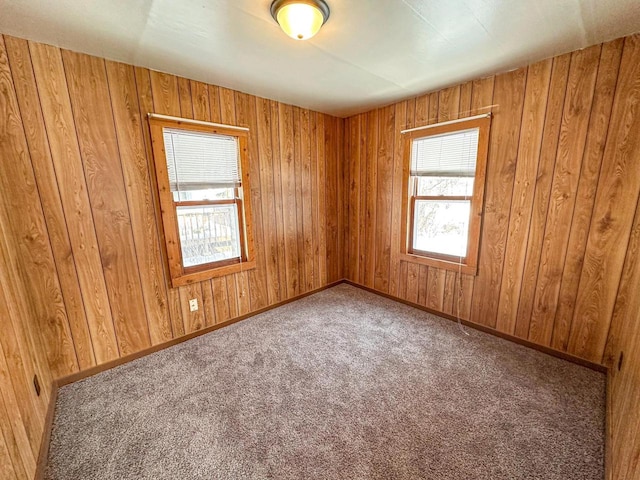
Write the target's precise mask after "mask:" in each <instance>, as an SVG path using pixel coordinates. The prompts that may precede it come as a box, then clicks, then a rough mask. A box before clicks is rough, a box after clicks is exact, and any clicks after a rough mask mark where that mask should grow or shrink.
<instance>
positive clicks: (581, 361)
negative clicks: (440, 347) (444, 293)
mask: <svg viewBox="0 0 640 480" xmlns="http://www.w3.org/2000/svg"><path fill="white" fill-rule="evenodd" d="M343 282H344V283H347V284H349V285H352V286H354V287H357V288H361V289H362V290H366V291H367V292H370V293H374V294H376V295H380V296H381V297H384V298H388V299H390V300H394V301H396V302H400V303H403V304H405V305H409V306H411V307H413V308H417V309H418V310H423V311H425V312H428V313H431V314H433V315H436V316H438V317H442V318H446V319H448V320H452V321H454V322H457V321H458V318H457V317H455V316H453V315H449V314H446V313H442V312H439V311H437V310H433V309H431V308H428V307H425V306H424V305H420V304H418V303H413V302H410V301H408V300H404V299H403V298H399V297H396V296H393V295H390V294H388V293H385V292H381V291H379V290H376V289H374V288H370V287H367V286H365V285H361V284H359V283H356V282H353V281H351V280H347V279H345V280H344V281H343ZM460 323H462V324H463V325H465V326H467V327H469V328H473V329H475V330H480V331H481V332H484V333H489V334H491V335H494V336H496V337H500V338H503V339H505V340H510V341H512V342H514V343H517V344H519V345H523V346H525V347H529V348H532V349H534V350H538V351H539V352H542V353H546V354H547V355H551V356H554V357H557V358H561V359H563V360H567V361H569V362H572V363H576V364H578V365H582V366H583V367H587V368H590V369H592V370H596V371H598V372H602V373H607V370H608V369H607V367H605V366H604V365H601V364H599V363H594V362H590V361H589V360H585V359H584V358H580V357H576V356H574V355H571V354H569V353H566V352H561V351H559V350H554V349H553V348H549V347H545V346H543V345H538V344H537V343H533V342H530V341H529V340H525V339H523V338H519V337H516V336H515V335H509V334H508V333H503V332H499V331H498V330H496V329H494V328H491V327H487V326H484V325H480V324H478V323H473V322H470V321H468V320H460Z"/></svg>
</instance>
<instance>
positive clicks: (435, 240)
mask: <svg viewBox="0 0 640 480" xmlns="http://www.w3.org/2000/svg"><path fill="white" fill-rule="evenodd" d="M470 208H471V202H470V201H469V200H461V201H441V200H416V203H415V213H414V226H413V248H414V249H415V250H421V251H423V252H432V253H439V254H443V255H453V256H456V257H466V255H467V242H468V238H469V213H470Z"/></svg>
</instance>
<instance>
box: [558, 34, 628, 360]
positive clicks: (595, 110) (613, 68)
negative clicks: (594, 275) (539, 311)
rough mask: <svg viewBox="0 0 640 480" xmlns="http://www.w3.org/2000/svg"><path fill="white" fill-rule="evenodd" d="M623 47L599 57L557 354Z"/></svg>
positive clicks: (568, 317)
mask: <svg viewBox="0 0 640 480" xmlns="http://www.w3.org/2000/svg"><path fill="white" fill-rule="evenodd" d="M623 44H624V42H623V40H616V41H614V42H609V43H607V44H604V45H603V46H602V53H601V55H600V65H599V68H598V77H597V80H596V87H595V94H594V98H593V107H592V110H591V118H590V119H589V127H588V133H587V140H586V145H585V150H584V157H583V161H582V170H581V172H580V180H579V183H578V192H577V194H576V206H575V208H574V210H573V220H572V223H571V233H570V235H569V244H568V246H567V258H566V260H565V263H564V268H563V270H562V282H561V285H560V293H559V296H558V308H557V310H556V315H555V319H554V324H553V336H552V339H551V346H552V347H553V348H555V349H557V350H566V349H567V345H568V342H569V332H570V329H571V321H572V319H573V313H574V309H575V301H576V296H577V293H578V283H579V281H580V273H581V271H582V265H583V261H584V251H585V248H586V244H587V236H588V234H589V226H590V224H591V214H592V213H593V204H594V201H595V193H596V189H597V185H598V179H599V177H600V168H601V165H602V156H603V154H604V147H605V142H606V139H607V131H608V128H607V127H608V126H609V121H610V115H611V108H612V106H613V97H614V93H615V89H616V80H617V78H618V69H619V67H620V59H621V57H622V47H623Z"/></svg>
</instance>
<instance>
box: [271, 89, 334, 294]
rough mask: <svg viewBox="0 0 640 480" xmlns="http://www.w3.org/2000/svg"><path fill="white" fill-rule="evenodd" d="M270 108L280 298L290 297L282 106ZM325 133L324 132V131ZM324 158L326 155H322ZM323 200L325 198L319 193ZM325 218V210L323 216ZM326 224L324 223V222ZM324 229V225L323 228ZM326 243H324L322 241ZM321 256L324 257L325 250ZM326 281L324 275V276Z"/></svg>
mask: <svg viewBox="0 0 640 480" xmlns="http://www.w3.org/2000/svg"><path fill="white" fill-rule="evenodd" d="M269 109H270V112H271V145H272V148H273V191H274V201H275V220H276V222H275V223H276V229H277V230H276V235H277V237H276V248H277V252H278V276H279V278H280V291H279V295H280V300H285V299H286V298H289V295H288V289H289V284H288V279H287V255H286V235H287V232H286V231H285V222H284V200H283V199H284V196H283V192H284V190H283V179H282V154H281V148H280V131H281V127H280V108H279V106H278V103H277V102H274V101H270V102H269ZM323 135H324V133H323ZM323 145H324V143H323ZM322 158H323V159H324V156H323V157H322ZM319 199H320V201H321V202H322V201H323V200H324V199H323V198H322V197H321V196H320V195H319ZM320 218H323V219H324V210H323V211H322V216H321V217H320ZM323 225H324V223H323ZM322 231H324V227H323V229H322ZM321 244H322V245H324V244H323V243H321ZM321 258H324V250H323V251H322V255H321ZM323 282H324V277H323Z"/></svg>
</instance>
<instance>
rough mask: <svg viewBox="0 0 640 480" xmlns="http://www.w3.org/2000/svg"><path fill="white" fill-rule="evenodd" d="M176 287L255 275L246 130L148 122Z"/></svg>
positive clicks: (165, 120)
mask: <svg viewBox="0 0 640 480" xmlns="http://www.w3.org/2000/svg"><path fill="white" fill-rule="evenodd" d="M149 122H150V125H151V136H152V141H153V154H154V163H155V172H156V178H157V182H158V192H159V199H160V207H161V214H162V225H163V230H164V238H165V244H166V254H167V260H168V263H169V272H170V275H171V282H172V285H173V286H174V287H175V286H179V285H185V284H188V283H192V282H196V281H201V280H205V279H206V278H211V277H215V276H220V275H227V274H229V273H233V272H236V271H240V270H244V269H247V268H252V267H254V266H255V262H254V260H253V243H252V241H251V240H252V235H251V228H250V227H251V209H250V205H249V202H248V198H247V196H246V195H245V192H249V191H250V190H249V177H248V175H247V172H248V164H247V130H246V129H243V128H238V127H226V126H221V125H216V124H211V123H206V122H196V121H193V120H187V119H175V118H173V117H165V116H162V115H155V114H153V115H150V118H149Z"/></svg>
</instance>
